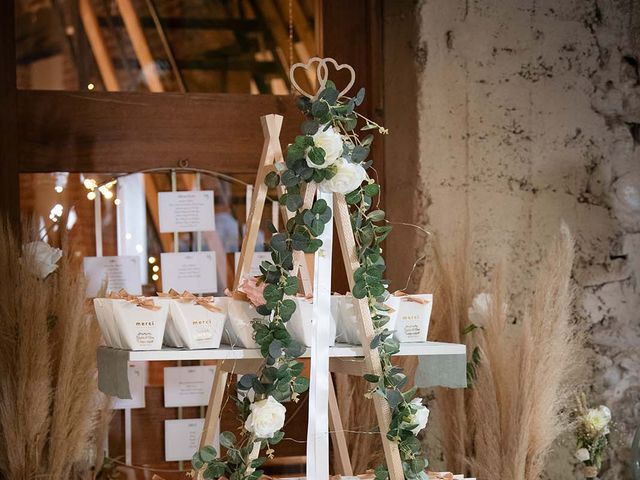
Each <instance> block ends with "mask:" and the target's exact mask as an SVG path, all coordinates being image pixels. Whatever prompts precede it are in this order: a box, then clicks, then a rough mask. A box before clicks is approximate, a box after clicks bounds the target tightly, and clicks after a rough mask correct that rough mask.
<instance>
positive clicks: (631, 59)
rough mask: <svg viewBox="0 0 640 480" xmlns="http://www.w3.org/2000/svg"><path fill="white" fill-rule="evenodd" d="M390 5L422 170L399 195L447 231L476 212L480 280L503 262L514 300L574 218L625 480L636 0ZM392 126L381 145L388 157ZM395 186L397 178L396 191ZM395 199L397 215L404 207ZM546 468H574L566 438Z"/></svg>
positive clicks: (638, 223) (634, 266) (395, 95)
mask: <svg viewBox="0 0 640 480" xmlns="http://www.w3.org/2000/svg"><path fill="white" fill-rule="evenodd" d="M391 3H394V6H391V5H390V6H389V8H388V13H389V15H390V16H388V18H387V24H389V25H387V26H388V29H389V30H394V27H393V25H394V22H398V21H400V20H398V19H399V17H400V16H401V15H400V13H399V10H400V9H401V7H400V6H399V4H403V7H402V8H404V11H405V13H406V11H411V9H415V10H414V12H415V15H416V18H417V26H418V28H419V36H418V38H414V39H413V40H410V39H409V40H407V39H402V38H400V39H398V38H397V36H394V35H387V36H385V38H386V40H385V41H386V49H387V51H394V52H396V55H398V52H400V53H402V52H403V51H404V52H409V51H410V54H411V60H410V63H411V67H412V68H413V69H414V71H417V86H418V100H417V102H418V126H419V128H418V130H419V135H418V141H417V143H418V145H417V147H418V149H417V151H418V152H419V156H418V159H417V160H416V162H417V163H418V164H419V170H420V179H419V180H418V187H419V188H418V189H417V190H418V193H414V192H413V191H409V192H408V193H407V198H411V199H412V200H413V202H412V203H413V204H414V205H418V206H422V208H416V209H415V212H413V213H412V214H411V215H413V219H414V220H418V221H420V222H422V223H424V224H428V225H429V226H430V228H432V229H433V230H435V231H437V232H439V233H440V234H441V235H443V236H444V237H445V238H450V237H451V236H454V235H456V233H457V232H458V231H459V228H460V225H462V224H463V223H464V222H469V224H470V225H471V232H472V235H473V239H474V244H473V258H474V269H475V271H476V273H477V275H478V277H479V278H487V275H488V274H489V273H490V271H491V269H492V267H493V266H494V265H495V264H496V262H497V261H498V260H499V259H501V258H507V259H508V260H509V265H510V279H509V284H510V285H511V287H512V291H511V301H512V305H513V306H514V309H515V311H516V313H517V312H518V311H522V309H523V308H525V307H526V305H524V303H525V301H524V298H525V293H526V292H527V291H529V289H530V287H531V285H532V279H533V277H534V276H535V274H536V273H537V265H538V261H539V260H540V258H541V257H542V255H543V254H544V253H545V248H546V246H547V245H548V244H549V241H550V240H551V238H552V237H553V236H554V235H555V234H556V233H557V232H558V227H559V224H560V222H561V221H563V220H564V221H565V222H567V224H568V225H569V227H570V228H571V230H572V232H573V233H574V235H575V237H576V241H577V257H576V265H575V269H574V279H575V283H576V285H577V287H578V299H577V307H576V315H577V317H578V320H579V321H580V322H581V323H582V325H584V328H585V329H586V330H587V331H588V332H589V334H590V335H589V337H590V341H591V344H592V351H593V358H592V361H591V366H592V367H593V381H592V386H591V389H592V398H593V401H595V402H604V403H606V404H607V405H609V406H610V408H611V409H612V411H613V415H614V420H615V421H616V422H617V424H618V431H619V433H618V434H617V435H616V440H615V441H616V442H618V443H617V444H616V445H615V453H614V459H613V460H612V462H611V464H610V466H608V467H607V468H606V470H607V471H606V473H605V476H604V478H606V479H619V480H623V479H629V478H630V471H629V467H628V454H629V444H630V441H631V436H632V432H633V430H634V429H635V428H637V427H638V426H639V425H640V295H638V293H639V292H638V280H639V279H640V149H638V148H637V147H638V144H639V143H640V76H639V72H638V70H639V65H638V64H639V62H640V2H638V1H635V2H634V1H633V0H628V1H624V2H623V1H615V0H597V1H587V0H562V1H557V0H554V1H551V0H477V1H473V0H424V1H422V2H420V3H419V4H418V3H416V2H406V1H405V2H387V3H386V4H385V5H387V4H391ZM409 15H410V14H409ZM394 18H395V20H394ZM405 20H406V19H405ZM409 23H410V22H409ZM395 30H400V29H397V28H396V29H395ZM389 62H391V63H392V64H393V63H398V59H397V58H394V59H387V60H386V63H385V67H386V68H388V64H389ZM392 75H393V73H389V72H387V78H388V81H387V85H386V86H387V91H386V92H387V93H386V95H387V102H386V103H387V110H388V111H387V113H388V117H387V118H388V119H389V122H391V123H393V122H394V121H399V120H400V119H401V116H402V112H400V111H398V110H396V109H393V107H392V106H391V104H392V103H394V102H395V101H396V100H397V101H401V100H402V99H403V98H404V97H406V92H403V91H397V90H396V89H395V88H394V83H393V82H391V80H392ZM414 75H415V74H414ZM405 100H406V98H405ZM389 109H391V110H390V111H389ZM400 125H401V123H400ZM392 133H393V129H392ZM392 137H393V135H391V136H390V138H389V142H387V158H389V156H390V155H393V154H394V153H395V154H397V149H394V151H390V149H393V148H394V143H393V141H392ZM409 169H411V166H410V167H409ZM404 175H405V178H406V177H409V176H411V175H412V173H410V172H409V171H404ZM399 185H401V181H400V180H398V178H395V179H394V178H393V177H392V178H391V185H390V188H392V189H393V188H396V189H397V188H398V187H399ZM392 198H393V199H396V200H397V196H394V197H392ZM396 200H393V201H391V202H390V204H389V206H388V211H389V213H390V216H391V217H392V218H393V213H394V212H395V213H396V215H397V216H399V217H401V219H402V220H409V218H407V216H408V215H409V213H406V212H403V210H402V209H401V207H400V206H399V204H394V202H395V201H396ZM390 248H391V253H392V254H393V252H394V251H398V249H399V248H400V247H399V246H398V245H397V244H396V245H391V246H390ZM394 249H395V250H394ZM405 251H406V250H405ZM399 256H400V255H399V254H397V255H394V258H398V257H399ZM404 256H405V257H406V255H404ZM403 262H404V264H406V263H407V260H406V259H404V260H403ZM403 268H406V265H403ZM392 273H393V274H392V278H401V275H399V273H398V272H392ZM561 450H562V449H559V450H558V451H561ZM550 478H555V479H565V478H567V479H569V478H574V474H573V466H572V460H571V458H570V457H569V453H568V447H567V451H565V453H562V454H560V453H557V452H556V453H555V454H554V455H553V462H552V465H551V466H550Z"/></svg>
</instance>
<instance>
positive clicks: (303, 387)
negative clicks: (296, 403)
mask: <svg viewBox="0 0 640 480" xmlns="http://www.w3.org/2000/svg"><path fill="white" fill-rule="evenodd" d="M308 389H309V379H308V378H305V377H297V378H296V379H295V380H294V382H293V391H294V392H296V393H302V392H306V391H307V390H308Z"/></svg>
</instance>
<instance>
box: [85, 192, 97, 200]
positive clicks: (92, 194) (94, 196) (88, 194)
mask: <svg viewBox="0 0 640 480" xmlns="http://www.w3.org/2000/svg"><path fill="white" fill-rule="evenodd" d="M87 198H88V199H89V200H95V199H96V192H94V191H93V190H92V191H90V192H89V193H87Z"/></svg>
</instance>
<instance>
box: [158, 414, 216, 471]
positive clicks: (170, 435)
mask: <svg viewBox="0 0 640 480" xmlns="http://www.w3.org/2000/svg"><path fill="white" fill-rule="evenodd" d="M203 429H204V418H190V419H187V420H165V421H164V459H165V460H166V461H167V462H175V461H180V460H191V457H193V454H194V453H196V451H197V450H198V449H199V448H200V437H201V436H202V430H203ZM213 443H214V448H215V444H217V441H214V442H213ZM216 451H219V449H216Z"/></svg>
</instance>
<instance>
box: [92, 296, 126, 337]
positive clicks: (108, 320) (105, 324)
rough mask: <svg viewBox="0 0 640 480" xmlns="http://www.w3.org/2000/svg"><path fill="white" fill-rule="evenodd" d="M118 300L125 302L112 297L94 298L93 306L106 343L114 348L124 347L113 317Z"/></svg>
mask: <svg viewBox="0 0 640 480" xmlns="http://www.w3.org/2000/svg"><path fill="white" fill-rule="evenodd" d="M116 301H117V302H124V300H113V299H111V298H94V299H93V308H94V309H95V311H96V317H97V319H98V324H99V325H100V331H101V332H102V336H103V337H104V341H105V344H106V345H107V346H108V347H112V348H123V346H122V342H121V341H120V333H119V332H118V327H117V326H116V321H115V319H114V317H113V302H116Z"/></svg>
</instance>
